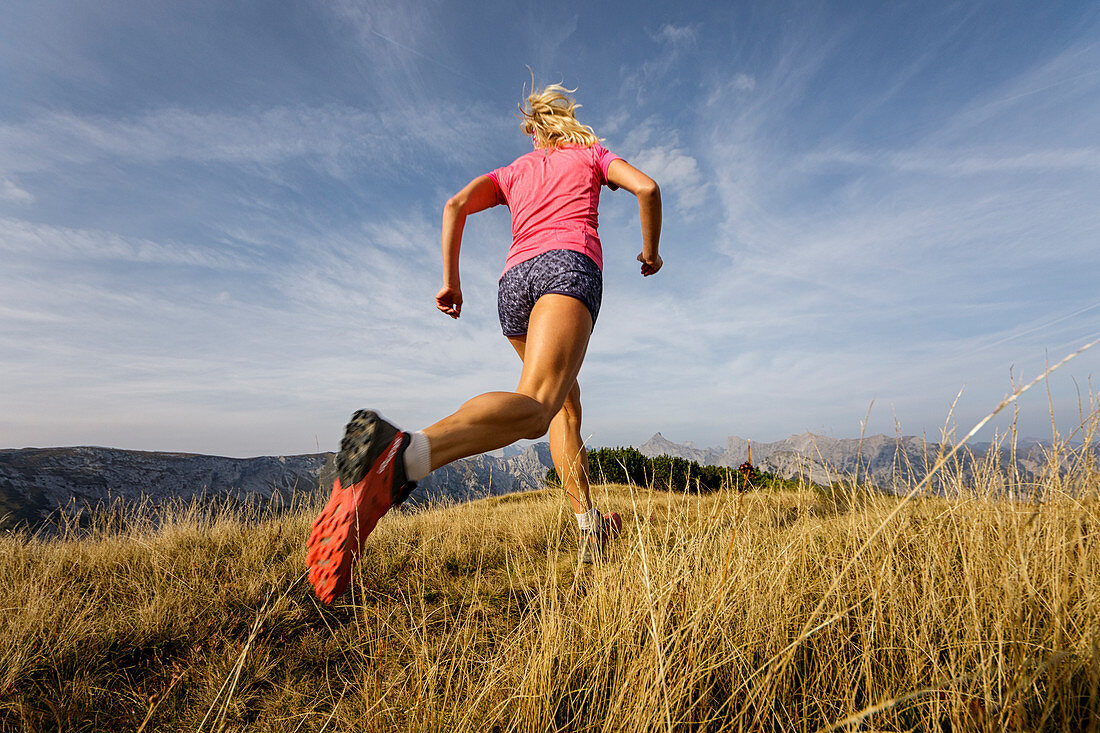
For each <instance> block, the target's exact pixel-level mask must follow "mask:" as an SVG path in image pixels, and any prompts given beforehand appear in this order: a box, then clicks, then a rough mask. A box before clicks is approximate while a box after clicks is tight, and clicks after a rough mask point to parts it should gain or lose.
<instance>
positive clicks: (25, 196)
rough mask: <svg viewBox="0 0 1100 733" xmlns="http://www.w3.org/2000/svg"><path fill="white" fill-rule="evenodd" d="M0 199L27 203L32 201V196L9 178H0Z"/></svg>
mask: <svg viewBox="0 0 1100 733" xmlns="http://www.w3.org/2000/svg"><path fill="white" fill-rule="evenodd" d="M0 199H4V200H5V201H13V202H15V203H17V204H29V203H31V202H32V201H34V196H32V195H31V194H30V193H28V192H27V191H25V190H23V189H22V188H20V187H19V185H18V184H17V183H15V181H13V180H11V179H10V178H0Z"/></svg>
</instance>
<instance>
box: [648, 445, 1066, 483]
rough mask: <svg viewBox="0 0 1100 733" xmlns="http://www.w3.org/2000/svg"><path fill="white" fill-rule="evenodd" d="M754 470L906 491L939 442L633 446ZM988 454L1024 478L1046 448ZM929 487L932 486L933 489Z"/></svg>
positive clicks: (974, 454)
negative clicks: (746, 464) (852, 479)
mask: <svg viewBox="0 0 1100 733" xmlns="http://www.w3.org/2000/svg"><path fill="white" fill-rule="evenodd" d="M750 446H751V450H752V463H753V465H755V466H756V467H757V468H759V469H760V470H763V471H767V472H769V473H774V474H776V475H778V476H781V477H783V478H796V477H802V478H804V479H805V480H807V481H810V482H812V483H816V484H820V485H828V484H830V483H832V482H834V481H837V480H840V479H842V478H850V477H857V478H859V477H865V478H866V479H867V480H868V481H870V482H871V483H873V484H875V485H876V486H880V487H889V488H894V489H898V488H906V487H910V486H912V485H914V484H915V483H916V482H919V481H921V480H922V479H924V477H925V476H926V475H927V473H928V471H929V469H931V467H932V466H933V465H935V462H936V459H937V456H938V455H939V453H940V448H941V446H940V444H939V443H931V442H928V441H926V440H925V439H924V438H919V437H916V436H912V435H908V436H898V437H891V436H888V435H870V436H866V437H864V438H862V439H859V438H829V437H827V436H824V435H815V434H813V433H802V434H801V435H792V436H790V437H788V438H784V439H783V440H779V441H776V442H774V443H764V442H755V441H749V440H747V439H745V438H741V437H739V436H736V435H731V436H730V437H728V438H726V447H725V449H720V448H698V447H696V446H695V445H694V444H693V443H690V442H689V443H674V442H672V441H670V440H668V439H666V438H665V437H664V436H663V435H661V434H660V433H657V434H655V435H654V436H653V437H652V438H650V439H649V440H647V441H646V442H645V443H643V444H642V445H641V447H639V449H638V450H639V451H641V452H642V453H643V454H644V455H646V456H650V457H652V456H657V455H668V456H675V457H678V458H686V459H688V460H691V461H696V462H698V463H701V464H703V465H712V466H729V467H731V468H732V467H736V466H739V465H741V464H742V463H744V462H745V461H747V460H749V450H750ZM990 450H991V446H990V444H989V443H975V444H971V445H967V446H964V448H963V450H961V451H959V452H958V453H957V454H956V456H955V458H954V459H953V462H952V463H953V468H952V470H955V471H959V472H961V473H962V474H963V476H966V477H969V476H970V475H972V473H973V472H974V471H975V470H977V469H978V467H979V466H980V465H982V460H983V459H985V458H986V457H987V454H988V453H989V451H990ZM995 450H997V451H998V452H999V453H1000V455H998V456H993V457H994V458H996V459H997V460H996V463H997V466H998V468H999V470H1000V471H1002V472H1011V471H1013V470H1014V471H1015V472H1016V473H1017V474H1018V475H1019V476H1021V477H1023V478H1025V479H1030V478H1034V477H1036V476H1038V475H1039V474H1041V473H1042V471H1043V470H1044V468H1045V467H1046V465H1047V452H1046V451H1047V449H1046V447H1044V445H1043V444H1042V443H1040V442H1038V441H1034V440H1027V441H1020V442H1019V443H1018V444H1017V446H1016V451H1015V453H1013V452H1012V451H1010V450H1008V449H1007V448H997V449H995ZM933 488H934V487H933Z"/></svg>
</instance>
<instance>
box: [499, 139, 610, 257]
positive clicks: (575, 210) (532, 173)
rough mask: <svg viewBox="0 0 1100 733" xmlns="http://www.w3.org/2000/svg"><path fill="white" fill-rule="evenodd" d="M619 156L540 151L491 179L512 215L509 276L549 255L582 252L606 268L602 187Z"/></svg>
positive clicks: (579, 149)
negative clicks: (525, 263)
mask: <svg viewBox="0 0 1100 733" xmlns="http://www.w3.org/2000/svg"><path fill="white" fill-rule="evenodd" d="M614 160H618V156H617V155H615V154H614V153H611V152H610V151H608V150H606V149H605V148H604V147H602V146H601V145H598V144H597V145H591V146H584V145H576V144H572V145H564V146H562V147H557V148H537V149H535V150H533V151H532V152H530V153H527V154H526V155H523V156H520V157H519V158H517V159H516V160H515V161H514V162H513V163H512V164H511V165H508V166H505V167H504V168H497V169H496V170H494V171H492V172H491V173H489V178H491V179H492V181H493V183H494V184H495V185H496V188H497V193H498V196H499V201H500V202H501V203H504V204H507V206H508V208H509V210H510V211H511V213H512V247H511V249H510V250H509V252H508V261H507V262H506V263H505V270H507V269H508V268H510V267H512V266H514V265H516V264H519V263H520V262H523V261H525V260H528V259H530V258H532V257H535V256H537V255H539V254H541V253H543V252H546V251H548V250H551V249H570V250H573V251H577V252H583V253H584V254H586V255H588V256H589V257H591V258H592V260H593V261H594V262H595V263H596V264H597V265H598V266H599V267H600V268H602V267H603V252H602V249H601V247H600V240H599V235H598V234H597V228H598V226H599V214H598V208H599V202H600V187H601V186H603V185H608V186H611V188H613V189H614V188H616V186H614V185H612V184H611V183H609V181H608V180H607V168H608V166H609V165H610V164H611V162H612V161H614Z"/></svg>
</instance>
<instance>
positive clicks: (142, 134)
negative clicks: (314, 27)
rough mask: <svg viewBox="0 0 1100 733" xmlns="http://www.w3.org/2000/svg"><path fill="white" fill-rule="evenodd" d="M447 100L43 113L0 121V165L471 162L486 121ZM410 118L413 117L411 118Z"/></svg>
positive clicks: (339, 167) (394, 166)
mask: <svg viewBox="0 0 1100 733" xmlns="http://www.w3.org/2000/svg"><path fill="white" fill-rule="evenodd" d="M477 117H478V116H477V115H476V114H471V113H470V112H469V111H468V110H457V109H454V108H452V107H450V106H447V105H435V106H433V107H430V108H425V109H408V108H404V109H385V110H381V111H367V110H361V109H356V108H352V107H347V106H341V105H329V106H325V107H275V108H268V109H258V110H253V111H250V112H246V113H236V114H233V113H224V112H210V113H196V112H191V111H188V110H182V109H174V108H167V109H159V110H154V111H151V112H146V113H144V114H141V115H137V116H134V117H128V118H109V117H103V116H81V115H75V114H71V113H56V112H54V113H48V114H44V115H42V116H41V117H39V118H37V119H33V120H31V121H30V122H25V123H21V124H16V125H12V124H9V125H0V166H3V167H5V168H7V169H8V170H12V171H40V170H43V169H46V168H50V167H65V166H69V165H79V164H86V163H93V162H97V161H102V160H114V161H128V162H130V161H132V162H140V163H147V164H155V163H162V162H166V161H176V160H186V161H195V162H200V163H227V164H232V165H244V164H257V165H268V166H270V165H276V164H279V163H282V162H286V161H289V160H294V159H304V160H306V161H313V162H315V163H317V164H318V165H319V166H321V167H323V168H324V169H325V170H326V171H327V172H329V173H331V174H333V175H337V176H340V175H343V174H344V172H345V171H347V170H349V169H353V170H360V169H361V166H362V164H363V162H364V161H369V162H370V165H371V167H372V170H374V171H376V172H381V171H402V170H406V169H407V168H408V166H409V164H410V162H411V161H410V159H409V151H418V154H420V155H433V156H440V157H445V158H446V159H448V160H450V161H456V162H460V163H461V162H463V161H466V162H470V161H471V160H472V159H474V157H475V153H473V152H471V151H476V150H478V149H479V148H481V147H483V146H481V145H480V143H479V141H481V140H485V139H487V138H488V136H489V135H490V134H492V132H491V131H492V130H493V128H492V126H491V125H485V124H483V123H479V122H476V120H477ZM409 120H416V123H415V124H410V123H409Z"/></svg>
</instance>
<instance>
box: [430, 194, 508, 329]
mask: <svg viewBox="0 0 1100 733" xmlns="http://www.w3.org/2000/svg"><path fill="white" fill-rule="evenodd" d="M496 205H497V187H496V184H495V183H493V179H491V178H489V176H478V177H477V178H475V179H474V180H472V181H470V182H469V183H467V184H466V186H465V187H464V188H463V189H462V190H461V191H459V192H458V193H456V194H455V195H454V196H452V197H451V198H450V199H449V200H448V201H447V203H446V205H444V207H443V287H442V288H440V290H439V292H438V293H436V296H435V307H436V308H438V309H439V310H440V311H441V312H443V313H446V314H447V315H449V316H450V317H451V318H458V317H459V316H460V315H461V314H462V281H461V279H460V278H459V276H458V253H459V250H460V249H461V247H462V228H463V227H464V226H465V225H466V216H467V215H469V214H476V213H477V212H479V211H484V210H485V209H488V208H490V207H492V206H496Z"/></svg>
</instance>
